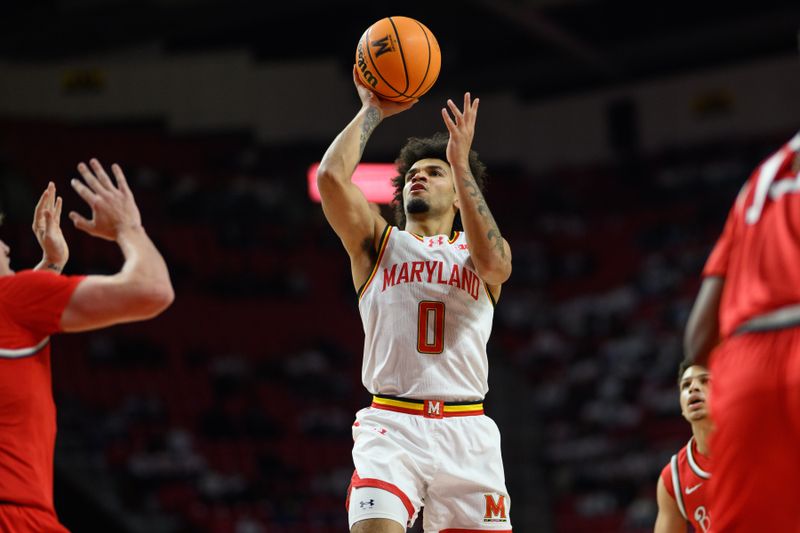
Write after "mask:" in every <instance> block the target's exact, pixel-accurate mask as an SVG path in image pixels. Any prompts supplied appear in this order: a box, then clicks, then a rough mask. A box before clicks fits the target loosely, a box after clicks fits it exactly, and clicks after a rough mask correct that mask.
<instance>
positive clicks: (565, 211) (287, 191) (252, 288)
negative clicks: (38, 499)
mask: <svg viewBox="0 0 800 533" xmlns="http://www.w3.org/2000/svg"><path fill="white" fill-rule="evenodd" d="M5 126H8V127H6V128H3V131H8V132H10V131H13V132H14V135H13V139H12V135H11V134H6V135H7V136H8V138H4V139H2V140H3V141H4V144H3V146H5V147H6V148H5V151H4V152H0V209H2V210H3V211H4V212H5V213H6V215H7V220H6V223H5V224H4V225H3V227H2V229H0V231H2V233H3V239H4V240H5V241H6V242H9V243H10V244H11V246H12V267H14V268H16V269H22V268H25V267H26V266H31V265H33V264H35V259H36V258H35V257H34V256H33V255H32V254H33V253H34V252H35V242H34V240H33V238H32V236H31V235H29V234H28V232H29V231H30V229H29V225H30V223H29V220H28V219H29V218H30V215H31V213H32V209H33V205H34V203H35V198H36V197H37V195H38V193H39V189H40V188H42V187H43V186H44V185H45V184H46V181H47V180H48V179H53V180H54V181H55V182H56V185H57V187H58V188H59V191H60V192H61V193H62V194H63V195H64V196H65V204H66V205H67V208H68V209H70V208H73V207H74V206H75V205H77V201H76V198H75V197H74V196H73V193H72V192H71V191H69V190H68V185H67V184H68V178H70V177H73V176H74V174H75V172H74V170H72V169H73V168H74V164H75V163H77V161H78V159H80V158H84V159H86V158H88V157H90V156H95V155H96V156H97V157H98V158H100V159H101V161H104V162H108V163H111V162H113V161H116V162H119V163H120V164H121V165H122V166H123V168H124V169H125V170H126V172H127V174H128V178H129V182H130V184H131V188H132V189H133V191H134V193H135V195H136V197H137V200H138V202H139V205H140V207H141V210H142V215H143V220H144V225H145V228H146V229H147V231H148V232H149V233H150V235H151V236H152V237H153V238H154V240H155V242H156V244H157V245H158V246H159V247H160V249H162V251H163V252H164V255H165V257H166V259H167V262H168V264H169V266H170V269H171V273H172V276H173V281H174V284H175V287H176V294H177V299H176V302H175V305H174V306H173V307H172V308H171V309H170V310H169V311H168V312H167V313H166V314H165V315H164V317H162V318H160V319H159V320H156V321H153V322H150V323H145V324H140V325H132V326H124V327H116V328H113V329H110V330H106V331H102V332H97V333H91V334H83V335H77V336H70V337H63V338H59V339H56V340H55V341H54V347H53V351H54V389H55V394H56V401H57V405H58V406H59V420H60V425H59V443H58V446H59V448H58V456H59V460H58V461H57V463H58V465H59V472H61V475H63V476H74V477H76V478H79V479H83V480H84V481H85V480H96V483H97V484H99V483H103V484H104V485H103V486H108V487H110V492H111V494H110V496H109V497H108V498H109V499H110V500H113V503H109V502H108V501H103V500H101V499H99V498H98V499H97V501H96V502H95V504H96V505H98V506H103V505H105V506H106V507H113V509H115V512H116V513H118V515H119V521H120V524H121V525H120V527H121V528H123V527H125V528H128V529H129V531H131V532H134V531H139V530H147V531H152V532H156V533H158V532H159V531H163V532H167V531H169V532H180V533H182V532H190V531H192V532H194V531H209V532H213V533H265V532H270V533H272V532H275V533H289V532H298V533H299V532H320V533H328V532H330V533H333V532H340V531H342V530H343V524H344V523H345V520H346V513H345V508H344V497H345V493H346V488H347V485H348V482H349V479H350V476H351V474H352V463H351V459H350V447H351V443H352V441H351V436H350V428H351V424H352V421H353V419H354V418H353V417H354V414H355V412H356V411H357V410H358V409H359V408H361V407H364V406H366V405H367V404H368V402H369V396H368V395H367V393H366V392H365V391H364V390H363V387H362V386H361V384H360V364H361V359H360V357H361V348H362V342H363V332H362V328H361V324H360V320H359V318H358V313H357V307H356V298H355V294H354V290H353V288H352V282H351V280H350V276H349V265H348V262H347V257H346V255H345V253H344V252H343V251H341V249H340V245H339V243H338V241H337V239H336V237H335V235H334V234H333V232H332V231H331V230H330V229H329V228H328V227H327V225H326V223H325V221H324V219H323V217H322V215H321V210H320V207H319V205H318V204H314V203H312V202H311V201H310V200H308V198H307V196H306V194H305V187H306V181H305V172H306V169H307V167H308V165H309V164H310V163H312V162H314V161H315V160H316V159H315V158H318V157H319V156H320V155H321V153H322V151H321V150H320V149H319V147H292V148H286V147H283V148H281V149H274V148H273V149H268V148H264V147H260V146H258V145H257V144H256V143H254V142H252V141H251V140H250V139H249V138H247V137H246V136H238V135H232V136H222V135H218V136H214V135H207V136H203V137H200V138H176V137H175V136H172V135H169V134H167V133H166V132H165V131H163V129H162V128H160V127H159V126H158V125H145V126H139V127H137V128H131V127H122V126H120V127H111V126H106V127H101V126H92V127H89V126H87V127H80V128H78V127H66V126H64V125H60V124H50V123H28V122H13V123H8V124H5ZM782 133H784V132H776V134H777V136H776V137H775V138H771V139H755V140H752V139H750V140H747V139H745V140H741V139H740V140H736V141H726V142H721V143H719V144H715V145H706V146H686V147H676V148H674V149H673V150H670V151H668V152H664V153H660V154H657V155H655V156H650V157H637V158H635V160H634V161H631V160H627V161H617V162H609V163H606V164H603V165H597V166H594V167H582V168H574V167H566V166H565V167H564V168H561V169H556V170H553V171H551V172H548V173H547V174H542V175H531V174H530V173H527V172H524V171H522V170H520V169H519V168H515V167H514V166H513V165H507V164H499V163H498V164H494V165H493V164H492V159H491V154H482V155H483V156H484V159H485V160H486V161H488V162H489V171H490V181H489V188H488V191H487V198H488V203H489V205H490V206H491V207H492V208H493V210H494V213H495V215H496V218H497V220H498V224H499V226H500V228H501V230H503V232H504V234H505V236H506V238H507V239H508V241H509V242H510V243H511V245H512V250H513V253H514V271H513V274H512V278H511V280H510V281H509V282H508V284H507V286H506V288H505V289H504V290H503V296H502V298H501V300H500V302H499V304H498V306H497V309H496V316H495V324H494V332H493V339H492V342H491V343H490V348H489V356H490V359H491V360H493V361H494V362H495V363H493V364H498V365H503V366H504V367H508V368H511V369H512V370H513V373H514V374H515V375H516V378H517V379H519V377H520V376H521V379H522V380H523V383H524V387H525V398H526V399H527V401H528V402H530V405H531V406H532V407H533V412H534V413H535V416H533V417H531V419H530V420H516V421H515V422H514V423H513V424H509V423H507V422H503V421H504V420H507V419H508V417H506V418H503V417H498V423H499V424H500V426H501V430H502V431H503V434H504V442H505V443H506V444H505V445H506V446H508V445H510V444H508V443H512V444H513V443H514V442H516V439H515V438H514V434H515V432H517V431H520V427H521V426H523V425H525V426H527V427H528V428H529V429H530V428H531V427H532V428H533V429H534V431H535V433H536V434H537V436H538V437H537V442H538V443H539V445H537V446H535V447H532V448H531V449H527V450H515V453H513V454H509V453H508V451H507V450H506V451H505V455H506V456H507V457H510V456H513V457H515V458H519V457H523V458H524V461H527V462H528V463H529V464H530V465H532V466H533V467H535V468H536V469H537V471H538V472H541V475H540V478H541V479H538V480H536V483H538V484H539V485H540V488H541V494H543V495H544V496H543V497H541V498H540V500H541V501H535V502H534V501H530V502H528V501H525V500H524V499H520V498H519V497H517V498H515V487H518V488H521V487H522V485H523V483H525V484H528V483H530V481H529V480H528V479H522V478H520V477H519V472H521V471H523V470H525V467H526V465H520V464H506V465H505V466H506V472H507V477H508V484H509V489H510V492H511V497H512V501H513V502H514V506H515V508H516V509H519V510H522V509H524V508H526V507H529V506H533V507H536V508H537V509H540V510H541V511H540V512H541V513H543V514H546V515H547V517H546V520H545V522H546V523H549V524H551V526H552V529H553V531H557V532H559V533H572V532H575V533H577V532H581V531H593V532H597V533H602V532H605V531H609V532H611V531H625V532H630V533H635V532H643V531H651V530H652V524H653V522H654V520H655V513H656V504H655V486H656V480H657V476H658V473H659V472H660V470H661V468H662V467H663V466H664V464H666V462H667V461H668V459H669V457H670V455H671V454H672V453H674V452H675V451H677V450H678V449H679V448H680V447H681V446H682V445H683V444H684V443H685V442H686V440H687V439H688V437H689V436H690V430H689V426H688V424H687V423H686V422H685V421H683V419H682V418H681V417H680V413H679V406H678V390H677V386H676V379H677V368H678V363H679V362H680V360H681V359H682V353H681V352H682V349H681V338H682V330H683V326H684V324H685V321H686V318H687V316H688V312H689V309H690V306H691V303H692V301H693V298H694V295H695V292H696V290H697V288H698V286H699V281H700V280H699V273H700V271H701V269H702V265H703V263H704V261H705V259H706V256H707V254H708V252H709V251H710V248H711V246H712V245H713V243H714V240H715V239H716V237H717V235H718V233H719V232H720V231H721V229H722V224H723V222H724V218H725V215H726V209H727V206H729V205H730V204H731V201H732V199H733V198H734V196H735V195H736V193H737V191H738V189H739V187H740V186H741V184H742V183H743V182H744V180H745V178H746V177H747V175H748V173H749V172H750V169H752V168H753V167H754V166H755V164H757V162H758V161H759V160H760V159H762V158H763V157H765V156H766V155H767V154H768V152H769V150H770V147H772V146H775V145H776V144H777V142H776V140H775V139H780V135H779V134H782ZM87 147H90V148H89V149H91V150H92V152H91V153H87V152H86V150H87ZM41 153H47V154H48V156H47V157H41V156H38V155H37V154H41ZM64 223H65V224H66V225H68V224H69V222H68V221H65V222H64ZM65 233H66V236H67V239H68V241H69V243H70V246H71V251H72V253H71V259H70V264H69V265H68V266H67V269H66V272H67V273H85V272H102V271H110V270H112V269H114V268H116V266H117V265H119V263H120V258H119V257H118V255H117V254H118V252H117V251H116V250H115V248H114V247H113V246H111V245H109V246H108V247H103V246H102V243H101V244H98V243H97V242H96V241H91V240H90V239H86V238H83V237H82V236H81V235H79V234H78V233H77V232H75V231H72V230H69V229H66V230H65ZM25 261H27V264H25ZM497 379H498V378H492V379H491V380H490V385H491V386H492V387H493V388H494V389H499V388H502V387H504V386H506V384H505V383H503V382H499V381H497ZM491 398H492V392H491V391H490V393H489V399H490V401H489V404H488V407H487V408H488V409H490V410H491V409H495V410H498V411H499V410H503V409H504V407H503V406H502V405H496V404H495V405H492V403H491ZM508 410H511V409H510V408H508ZM490 414H492V415H493V416H495V415H494V414H493V413H491V411H490ZM515 460H517V459H515ZM507 462H508V460H507ZM93 483H95V482H94V481H93ZM517 493H518V494H531V491H522V490H518V492H517ZM142 520H147V522H146V524H147V526H146V529H138V530H137V529H136V528H137V527H145V526H141V524H142V523H145V522H142ZM137 524H138V526H137ZM517 526H518V527H521V530H522V531H526V530H527V529H525V528H524V526H522V524H520V523H519V522H518V523H517ZM76 533H77V530H76Z"/></svg>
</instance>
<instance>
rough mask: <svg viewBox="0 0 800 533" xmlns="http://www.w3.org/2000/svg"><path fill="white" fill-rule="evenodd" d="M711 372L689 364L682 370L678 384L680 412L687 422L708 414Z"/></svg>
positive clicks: (695, 420)
mask: <svg viewBox="0 0 800 533" xmlns="http://www.w3.org/2000/svg"><path fill="white" fill-rule="evenodd" d="M710 386H711V374H710V373H709V372H708V370H707V369H706V368H705V367H702V366H700V365H694V366H690V367H689V368H687V369H686V370H685V371H684V372H683V376H681V382H680V385H679V388H680V391H681V414H682V415H683V417H684V418H685V419H686V420H687V421H689V422H697V421H699V420H703V419H704V418H706V417H707V416H708V415H709V405H708V404H709V400H710V398H709V396H710V395H709V387H710Z"/></svg>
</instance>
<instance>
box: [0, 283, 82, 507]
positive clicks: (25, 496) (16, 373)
mask: <svg viewBox="0 0 800 533" xmlns="http://www.w3.org/2000/svg"><path fill="white" fill-rule="evenodd" d="M81 280H83V277H82V276H74V277H67V276H59V275H57V274H54V273H52V272H38V271H30V270H28V271H23V272H20V273H18V274H14V275H8V276H0V427H1V428H2V430H0V502H5V503H14V504H17V505H24V506H33V507H37V508H40V509H44V510H47V511H52V510H53V452H54V448H55V439H56V407H55V404H54V403H53V392H52V388H51V378H50V344H49V335H50V334H51V333H55V332H57V331H59V330H60V323H61V314H62V312H63V311H64V308H65V307H66V306H67V304H68V303H69V299H70V297H71V296H72V293H73V291H74V290H75V288H76V287H77V286H78V283H80V282H81Z"/></svg>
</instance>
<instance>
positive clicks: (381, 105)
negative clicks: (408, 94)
mask: <svg viewBox="0 0 800 533" xmlns="http://www.w3.org/2000/svg"><path fill="white" fill-rule="evenodd" d="M357 69H358V66H356V65H353V83H355V85H356V90H357V91H358V97H359V98H360V99H361V105H362V106H364V107H374V108H376V109H378V110H379V111H380V113H381V118H386V117H391V116H392V115H396V114H398V113H402V112H403V111H406V110H407V109H411V107H412V106H413V105H414V104H416V103H417V102H419V99H416V98H415V99H414V100H409V101H408V102H402V103H400V102H393V101H391V100H382V99H380V98H378V95H377V94H375V93H374V92H372V91H370V90H369V88H368V87H367V86H366V85H364V82H362V81H361V78H359V77H358V71H357Z"/></svg>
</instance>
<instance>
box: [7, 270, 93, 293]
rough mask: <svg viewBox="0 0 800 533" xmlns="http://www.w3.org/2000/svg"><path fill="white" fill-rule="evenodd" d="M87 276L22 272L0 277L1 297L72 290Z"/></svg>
mask: <svg viewBox="0 0 800 533" xmlns="http://www.w3.org/2000/svg"><path fill="white" fill-rule="evenodd" d="M85 277H86V276H65V275H63V274H57V273H55V272H53V271H51V270H21V271H19V272H16V273H14V274H9V275H7V276H0V295H6V296H10V297H15V296H18V295H20V294H25V293H29V292H31V291H34V292H49V291H58V290H64V289H66V290H71V289H73V288H74V287H76V286H77V285H78V283H80V282H81V281H82V280H83V279H84V278H85Z"/></svg>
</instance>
